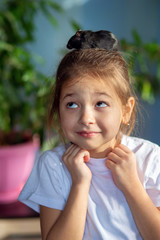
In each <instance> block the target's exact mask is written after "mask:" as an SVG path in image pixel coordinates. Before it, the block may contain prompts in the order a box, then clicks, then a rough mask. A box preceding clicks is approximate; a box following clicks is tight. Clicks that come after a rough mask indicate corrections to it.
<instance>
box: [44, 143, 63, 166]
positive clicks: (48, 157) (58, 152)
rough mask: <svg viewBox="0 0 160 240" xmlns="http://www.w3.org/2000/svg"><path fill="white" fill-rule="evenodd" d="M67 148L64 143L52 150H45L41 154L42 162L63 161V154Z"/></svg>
mask: <svg viewBox="0 0 160 240" xmlns="http://www.w3.org/2000/svg"><path fill="white" fill-rule="evenodd" d="M65 150H66V148H65V146H64V145H59V146H57V147H55V148H53V149H51V150H47V151H45V152H43V153H42V154H41V155H40V158H39V161H40V162H43V163H44V162H47V163H50V162H52V163H53V162H57V161H58V162H61V161H62V156H63V154H64V152H65Z"/></svg>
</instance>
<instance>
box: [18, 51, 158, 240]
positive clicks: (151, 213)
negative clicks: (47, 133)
mask: <svg viewBox="0 0 160 240" xmlns="http://www.w3.org/2000/svg"><path fill="white" fill-rule="evenodd" d="M135 102H136V99H135V97H134V95H133V92H132V87H131V81H130V79H129V76H128V71H127V67H126V63H125V61H124V59H123V57H122V56H121V54H120V53H119V52H118V51H107V50H105V49H97V48H96V49H81V50H79V51H78V50H73V51H71V52H69V53H68V54H67V55H66V56H65V57H64V58H63V59H62V61H61V63H60V65H59V67H58V70H57V75H56V84H55V90H54V94H53V98H52V102H51V108H50V113H49V123H50V125H52V124H54V126H55V127H57V130H58V131H59V133H60V135H61V137H62V139H63V141H64V143H65V144H63V145H60V146H58V147H56V148H55V149H52V150H50V151H46V152H44V153H43V154H42V155H41V157H40V159H39V160H38V162H37V163H36V164H35V166H34V169H33V171H32V173H31V176H30V178H29V180H28V182H27V183H26V185H25V187H24V189H23V190H22V192H21V194H20V196H19V200H20V201H22V202H23V203H25V204H27V205H28V206H30V207H31V208H33V209H34V210H35V211H38V212H40V221H41V230H42V239H43V240H54V239H55V240H82V239H83V240H102V239H103V240H125V239H128V240H130V239H131V240H137V239H138V240H139V239H146V240H158V239H160V211H159V210H160V208H159V207H160V148H159V147H158V146H157V145H155V144H153V143H151V142H149V141H146V140H143V139H139V138H134V137H129V136H127V135H129V134H130V133H131V131H132V129H133V127H134V123H135V113H136V104H135ZM52 126H53V125H52Z"/></svg>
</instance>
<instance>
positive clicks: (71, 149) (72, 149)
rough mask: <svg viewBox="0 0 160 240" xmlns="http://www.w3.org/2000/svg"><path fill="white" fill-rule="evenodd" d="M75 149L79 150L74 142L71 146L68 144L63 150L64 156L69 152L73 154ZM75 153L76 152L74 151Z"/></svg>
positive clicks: (68, 154)
mask: <svg viewBox="0 0 160 240" xmlns="http://www.w3.org/2000/svg"><path fill="white" fill-rule="evenodd" d="M76 149H77V151H79V149H80V148H79V147H78V146H77V145H75V144H72V145H71V146H69V148H68V149H67V150H66V151H65V153H64V155H65V156H70V155H71V154H73V153H74V152H75V150H76ZM75 154H76V153H75Z"/></svg>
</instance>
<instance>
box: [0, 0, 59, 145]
mask: <svg viewBox="0 0 160 240" xmlns="http://www.w3.org/2000/svg"><path fill="white" fill-rule="evenodd" d="M39 11H41V12H42V13H43V14H44V15H45V16H46V17H47V18H48V20H49V21H50V22H51V23H52V24H53V25H54V26H57V24H58V23H57V20H56V19H55V17H54V14H55V13H57V12H58V13H62V12H63V10H62V8H61V7H60V6H59V5H58V4H56V3H53V1H49V0H36V1H35V0H33V1H32V0H1V2H0V103H1V104H0V144H2V141H1V139H2V138H3V141H4V138H5V136H6V135H7V134H9V133H10V132H12V131H19V132H23V131H26V130H30V131H31V132H32V133H39V134H40V135H41V136H43V129H44V122H45V117H46V99H47V95H48V91H49V84H50V81H49V79H47V77H46V76H44V75H43V74H42V73H41V72H39V71H37V70H36V67H35V62H37V61H41V58H38V57H37V56H34V55H31V53H30V52H28V51H27V49H26V48H25V46H26V44H27V43H30V42H33V41H34V31H35V21H34V20H35V16H36V15H37V13H38V12H39ZM5 144H6V143H5Z"/></svg>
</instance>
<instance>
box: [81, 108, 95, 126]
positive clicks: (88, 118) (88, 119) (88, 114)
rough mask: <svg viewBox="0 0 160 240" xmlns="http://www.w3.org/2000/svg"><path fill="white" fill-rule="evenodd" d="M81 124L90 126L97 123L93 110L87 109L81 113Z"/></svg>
mask: <svg viewBox="0 0 160 240" xmlns="http://www.w3.org/2000/svg"><path fill="white" fill-rule="evenodd" d="M80 123H81V124H83V125H85V126H88V125H90V124H94V123H95V117H94V112H93V110H91V109H89V108H86V109H83V110H82V111H81V116H80Z"/></svg>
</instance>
